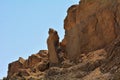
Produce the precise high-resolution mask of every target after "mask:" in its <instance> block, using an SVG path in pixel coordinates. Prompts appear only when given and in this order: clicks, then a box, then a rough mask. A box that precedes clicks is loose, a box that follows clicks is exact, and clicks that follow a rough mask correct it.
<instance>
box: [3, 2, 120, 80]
mask: <svg viewBox="0 0 120 80" xmlns="http://www.w3.org/2000/svg"><path fill="white" fill-rule="evenodd" d="M64 29H65V37H64V39H63V41H62V42H59V36H58V34H57V31H55V30H54V29H49V32H48V33H49V37H48V39H47V45H48V51H47V50H42V51H40V52H38V53H37V54H33V55H32V56H30V57H29V58H28V59H27V60H24V59H23V58H19V60H17V61H15V62H12V63H10V64H9V68H8V76H7V78H5V79H4V80H120V0H81V1H80V2H79V4H78V5H73V6H71V7H70V8H69V9H68V11H67V16H66V18H65V20H64Z"/></svg>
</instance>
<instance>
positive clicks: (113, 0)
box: [63, 0, 120, 60]
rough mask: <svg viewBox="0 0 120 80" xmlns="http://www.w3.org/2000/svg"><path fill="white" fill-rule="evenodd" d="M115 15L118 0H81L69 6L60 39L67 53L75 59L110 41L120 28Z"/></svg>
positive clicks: (117, 8)
mask: <svg viewBox="0 0 120 80" xmlns="http://www.w3.org/2000/svg"><path fill="white" fill-rule="evenodd" d="M117 16H119V6H118V2H117V0H90V1H89V0H83V1H81V2H80V4H79V5H74V6H72V7H70V8H69V9H68V15H67V17H66V18H65V21H64V28H65V32H66V33H65V38H64V40H63V44H64V45H65V44H66V48H65V49H66V52H67V55H68V57H69V58H70V59H71V60H74V59H76V57H77V56H79V54H81V53H84V52H89V51H94V50H97V49H100V48H103V47H105V46H106V45H108V44H110V43H111V42H112V41H113V40H114V39H115V38H116V36H117V35H118V32H119V31H120V29H118V28H119V23H120V22H119V21H120V20H119V17H117ZM116 30H117V31H116Z"/></svg>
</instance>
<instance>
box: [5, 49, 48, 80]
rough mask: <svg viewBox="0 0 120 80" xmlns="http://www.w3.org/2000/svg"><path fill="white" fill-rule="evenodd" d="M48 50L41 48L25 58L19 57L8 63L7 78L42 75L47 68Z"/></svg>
mask: <svg viewBox="0 0 120 80" xmlns="http://www.w3.org/2000/svg"><path fill="white" fill-rule="evenodd" d="M48 66H49V65H48V52H47V51H46V50H41V51H40V52H38V53H37V54H33V55H31V56H30V57H29V58H28V59H27V60H24V59H23V58H21V57H20V58H19V60H18V61H15V62H12V63H10V64H9V68H8V76H7V80H18V79H19V80H21V79H27V80H28V79H30V78H31V77H32V78H35V79H36V77H37V76H39V77H40V76H42V75H43V74H44V73H43V71H45V70H46V69H48Z"/></svg>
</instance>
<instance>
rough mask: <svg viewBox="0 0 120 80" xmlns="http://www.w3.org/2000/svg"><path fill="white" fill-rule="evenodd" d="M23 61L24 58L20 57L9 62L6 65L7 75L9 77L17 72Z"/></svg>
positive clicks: (22, 65)
mask: <svg viewBox="0 0 120 80" xmlns="http://www.w3.org/2000/svg"><path fill="white" fill-rule="evenodd" d="M24 61H25V60H24V59H23V58H21V57H20V58H19V60H18V61H15V62H13V63H10V64H9V67H8V70H9V71H8V77H11V76H12V75H14V74H15V73H17V72H18V71H19V69H22V68H24Z"/></svg>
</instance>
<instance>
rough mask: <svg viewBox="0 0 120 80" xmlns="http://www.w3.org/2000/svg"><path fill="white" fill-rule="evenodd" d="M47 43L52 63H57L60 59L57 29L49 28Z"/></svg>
mask: <svg viewBox="0 0 120 80" xmlns="http://www.w3.org/2000/svg"><path fill="white" fill-rule="evenodd" d="M47 45H48V58H49V61H50V63H51V64H57V63H58V62H59V61H58V55H57V49H58V47H59V37H58V34H57V31H55V30H54V29H51V28H50V29H49V37H48V39H47Z"/></svg>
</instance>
